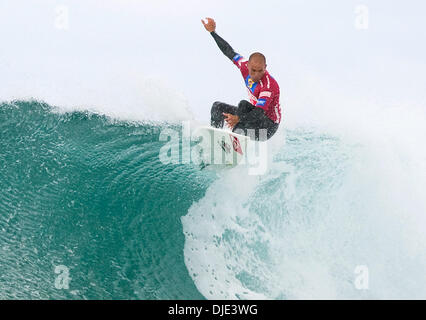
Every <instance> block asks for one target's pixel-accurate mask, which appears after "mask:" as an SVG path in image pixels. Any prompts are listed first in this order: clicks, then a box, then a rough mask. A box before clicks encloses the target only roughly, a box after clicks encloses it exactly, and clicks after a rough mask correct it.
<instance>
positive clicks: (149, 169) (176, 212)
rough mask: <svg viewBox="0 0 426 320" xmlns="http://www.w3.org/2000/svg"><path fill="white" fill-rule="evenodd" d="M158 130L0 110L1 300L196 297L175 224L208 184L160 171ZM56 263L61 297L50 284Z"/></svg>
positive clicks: (9, 107)
mask: <svg viewBox="0 0 426 320" xmlns="http://www.w3.org/2000/svg"><path fill="white" fill-rule="evenodd" d="M160 129H161V128H160V127H159V126H154V125H147V124H131V123H127V122H119V121H112V120H110V119H108V118H106V117H104V116H99V115H95V114H90V113H87V112H69V113H56V112H53V111H52V108H51V107H50V106H48V105H46V104H43V103H38V102H22V101H21V102H15V103H13V104H2V105H1V106H0V132H1V139H0V150H1V152H0V190H1V192H0V244H1V245H0V264H1V269H2V272H1V274H2V276H1V278H0V298H2V299H10V298H25V299H27V298H28V299H34V298H36V299H38V298H42V299H50V298H55V299H62V298H67V299H82V298H84V299H124V298H125V299H178V298H181V299H200V298H202V295H201V294H200V293H199V292H198V291H197V289H196V288H195V286H194V284H193V282H192V280H191V278H190V277H189V275H188V271H187V269H186V267H185V265H184V258H183V251H182V248H183V243H184V235H183V233H182V227H181V224H180V220H179V219H180V217H181V216H182V215H184V214H186V212H187V210H188V208H189V207H190V206H191V204H192V202H193V201H196V200H198V199H200V198H201V197H202V196H203V194H204V192H205V190H206V187H207V186H208V184H209V182H210V179H211V178H209V176H208V175H205V174H204V175H202V174H200V172H199V170H197V169H196V168H195V167H193V166H189V165H187V166H176V165H165V164H162V163H161V162H160V161H159V159H158V150H159V148H160V146H161V145H164V142H160V141H159V133H160ZM60 265H64V266H66V267H67V268H69V277H71V280H70V281H69V289H68V290H64V289H57V288H56V287H55V279H56V277H57V276H58V274H55V272H54V270H55V267H56V266H60Z"/></svg>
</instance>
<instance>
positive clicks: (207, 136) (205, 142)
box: [192, 126, 250, 167]
mask: <svg viewBox="0 0 426 320" xmlns="http://www.w3.org/2000/svg"><path fill="white" fill-rule="evenodd" d="M192 136H193V137H194V138H195V139H196V140H199V143H198V144H197V146H196V148H197V149H198V152H199V153H198V155H199V157H200V160H201V161H200V163H201V164H202V166H214V167H234V166H236V165H238V164H240V163H244V162H245V161H243V159H245V158H246V152H247V144H248V141H249V140H250V138H249V137H247V136H244V135H241V134H236V133H234V132H231V131H229V130H225V129H217V128H212V127H208V126H201V127H198V128H196V129H195V130H194V132H193V133H192Z"/></svg>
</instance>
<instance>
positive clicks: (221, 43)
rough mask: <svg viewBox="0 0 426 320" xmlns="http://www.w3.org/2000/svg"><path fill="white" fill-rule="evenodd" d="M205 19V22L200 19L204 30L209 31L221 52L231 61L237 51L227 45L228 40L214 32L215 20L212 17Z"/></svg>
mask: <svg viewBox="0 0 426 320" xmlns="http://www.w3.org/2000/svg"><path fill="white" fill-rule="evenodd" d="M206 19H207V22H205V21H204V20H201V22H202V23H203V25H204V28H206V30H207V31H208V32H210V34H211V35H212V37H213V39H214V40H215V41H216V44H217V46H218V47H219V49H220V50H221V51H222V52H223V54H224V55H225V56H227V57H228V58H229V59H230V60H231V61H232V60H233V59H234V57H235V56H236V55H237V53H236V52H235V51H234V49H232V47H231V46H230V45H229V43H228V42H226V41H225V40H223V39H222V38H221V37H220V36H219V35H218V34H217V33H216V22H215V21H214V20H213V19H212V18H206Z"/></svg>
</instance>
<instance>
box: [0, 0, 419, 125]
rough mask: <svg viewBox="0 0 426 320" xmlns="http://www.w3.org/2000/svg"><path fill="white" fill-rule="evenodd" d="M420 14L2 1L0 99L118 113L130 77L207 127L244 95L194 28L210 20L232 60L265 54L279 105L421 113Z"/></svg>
mask: <svg viewBox="0 0 426 320" xmlns="http://www.w3.org/2000/svg"><path fill="white" fill-rule="evenodd" d="M425 9H426V4H425V3H424V2H422V1H420V0H419V1H402V0H398V1H385V0H366V1H353V0H347V1H341V0H322V1H318V0H310V1H307V0H291V1H289V0H277V1H274V0H266V1H254V0H245V1H240V0H235V1H222V0H215V1H201V0H200V1H196V0H186V1H182V0H173V1H172V0H155V1H154V0H153V1H147V0H139V1H136V0H99V1H94V0H72V1H71V0H70V1H65V0H63V1H54V0H51V1H50V0H14V1H11V0H0V25H1V28H0V37H1V39H2V48H1V50H0V74H1V75H2V78H1V83H0V84H1V88H0V99H2V100H4V99H10V98H19V97H29V96H33V97H35V98H39V99H44V100H46V101H47V102H50V103H56V104H62V103H68V104H71V105H72V104H81V105H84V104H89V105H90V104H99V105H101V104H108V103H110V104H116V105H120V104H121V105H120V108H124V109H125V108H126V107H128V106H129V105H130V104H132V103H134V104H137V103H139V98H140V96H139V95H138V91H139V88H140V87H138V86H140V83H141V82H140V79H159V81H161V82H162V83H164V85H165V86H166V87H168V88H169V89H171V90H175V91H176V92H178V93H179V95H180V98H181V99H182V100H185V101H186V102H185V103H187V104H188V105H189V108H190V109H191V111H192V112H193V114H194V115H195V116H196V117H197V118H202V119H206V118H208V114H209V110H210V106H211V104H212V102H214V101H216V100H221V101H225V102H228V103H232V104H237V103H238V101H239V100H241V99H246V98H247V97H246V96H247V93H246V90H245V88H244V85H243V82H242V79H241V76H240V74H239V72H238V70H237V69H236V68H235V67H234V66H233V65H232V63H231V62H230V61H229V60H228V59H227V58H226V57H225V56H223V54H222V53H221V52H220V51H219V49H218V48H217V46H216V44H215V42H214V40H213V38H212V37H211V36H210V35H209V34H208V33H207V32H206V31H205V29H204V27H203V26H202V24H201V22H200V19H201V18H204V17H206V16H210V17H213V18H215V20H216V23H217V32H218V34H220V35H221V36H222V37H223V38H224V39H225V40H227V41H228V42H229V43H230V44H231V46H232V47H233V48H234V49H235V51H237V52H239V53H240V54H242V55H243V56H248V55H249V54H250V53H252V52H254V51H261V52H263V53H264V54H265V55H266V57H267V62H268V70H269V72H270V73H271V74H272V75H273V76H274V77H275V78H276V79H277V80H278V82H279V84H280V87H281V92H282V99H281V100H282V103H283V104H285V105H287V106H293V108H295V107H296V106H297V108H299V109H300V108H303V106H306V104H309V103H311V102H313V101H315V99H316V98H317V96H318V95H320V94H322V95H325V97H326V98H325V99H328V98H330V99H331V98H332V96H333V95H334V94H336V95H339V96H341V97H347V98H348V99H352V98H353V97H362V98H363V99H366V100H368V99H371V100H379V101H380V102H381V103H382V104H384V105H385V104H389V105H392V104H398V103H407V104H424V102H425V93H424V91H425V90H424V87H425V84H426V76H425V74H426V66H425V58H424V57H425V56H426V49H425V48H426V47H425V45H424V44H425V43H426V33H425V30H426V28H425V27H426V23H425V22H424V21H425V19H424V12H425ZM136 83H138V84H136ZM142 83H146V82H142ZM141 91H144V90H141ZM148 91H149V90H148ZM144 92H145V94H146V92H147V90H145V91H144ZM168 97H169V98H170V99H171V100H173V99H174V98H173V95H170V96H168ZM176 99H177V98H176ZM129 108H130V107H129ZM288 108H289V109H290V113H289V114H291V107H288Z"/></svg>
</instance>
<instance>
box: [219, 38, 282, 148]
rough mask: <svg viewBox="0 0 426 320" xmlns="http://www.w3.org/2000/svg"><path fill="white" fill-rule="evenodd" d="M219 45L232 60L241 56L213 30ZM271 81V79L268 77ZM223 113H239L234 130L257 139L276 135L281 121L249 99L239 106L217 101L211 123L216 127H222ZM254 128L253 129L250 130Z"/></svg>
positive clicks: (241, 102)
mask: <svg viewBox="0 0 426 320" xmlns="http://www.w3.org/2000/svg"><path fill="white" fill-rule="evenodd" d="M211 35H212V36H213V38H214V40H215V41H216V43H217V45H218V47H219V48H220V50H221V51H222V52H223V54H224V55H225V56H227V57H228V58H229V59H230V60H231V61H233V62H234V63H235V61H236V60H235V58H237V57H241V56H239V55H238V54H237V53H236V52H235V51H234V50H233V49H232V47H231V46H230V45H229V44H228V43H227V42H226V41H225V40H223V39H222V38H221V37H220V36H219V35H218V34H217V33H216V32H214V31H213V32H211ZM268 81H269V79H268ZM222 113H230V114H234V115H238V117H239V119H240V120H239V122H238V123H237V124H236V125H235V127H234V128H233V130H232V131H233V132H236V133H240V134H244V135H247V136H249V137H250V138H252V139H255V140H266V139H269V138H270V137H272V136H273V135H274V133H275V132H276V131H277V129H278V126H279V123H276V122H274V121H273V120H271V119H270V117H268V116H267V115H266V114H265V110H264V109H262V108H261V107H258V106H255V105H253V104H252V103H250V102H249V101H246V100H242V101H240V103H239V104H238V107H236V106H232V105H229V104H226V103H223V102H219V101H216V102H215V103H213V106H212V109H211V125H212V126H213V127H215V128H222V127H223V125H224V118H225V116H224V115H223V114H222ZM248 129H252V130H248Z"/></svg>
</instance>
